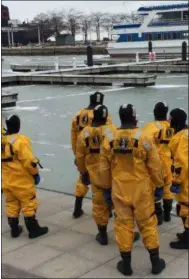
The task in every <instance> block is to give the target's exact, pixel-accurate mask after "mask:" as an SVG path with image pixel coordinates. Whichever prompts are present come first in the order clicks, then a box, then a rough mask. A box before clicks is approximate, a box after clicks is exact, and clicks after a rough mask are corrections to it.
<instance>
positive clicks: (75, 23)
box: [65, 9, 83, 42]
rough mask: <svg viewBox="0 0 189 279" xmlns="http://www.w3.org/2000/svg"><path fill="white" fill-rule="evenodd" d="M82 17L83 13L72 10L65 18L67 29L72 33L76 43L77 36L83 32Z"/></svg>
mask: <svg viewBox="0 0 189 279" xmlns="http://www.w3.org/2000/svg"><path fill="white" fill-rule="evenodd" d="M82 16H83V14H82V12H80V11H78V10H75V9H70V10H69V11H68V12H67V13H66V16H65V18H66V26H67V29H68V30H69V31H70V32H71V34H72V37H73V39H74V42H75V36H76V34H77V33H78V32H79V31H81V19H82Z"/></svg>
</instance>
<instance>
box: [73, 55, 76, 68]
mask: <svg viewBox="0 0 189 279" xmlns="http://www.w3.org/2000/svg"><path fill="white" fill-rule="evenodd" d="M76 68H77V65H76V59H75V57H73V69H76Z"/></svg>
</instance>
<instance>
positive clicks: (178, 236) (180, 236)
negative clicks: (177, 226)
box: [176, 232, 184, 240]
mask: <svg viewBox="0 0 189 279" xmlns="http://www.w3.org/2000/svg"><path fill="white" fill-rule="evenodd" d="M183 233H184V232H182V233H177V234H176V236H177V238H178V239H179V240H181V239H182V236H183Z"/></svg>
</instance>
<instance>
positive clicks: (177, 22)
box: [148, 19, 188, 26]
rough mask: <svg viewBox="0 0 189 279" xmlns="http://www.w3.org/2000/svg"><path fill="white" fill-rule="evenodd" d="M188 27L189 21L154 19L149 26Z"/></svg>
mask: <svg viewBox="0 0 189 279" xmlns="http://www.w3.org/2000/svg"><path fill="white" fill-rule="evenodd" d="M173 25H188V19H183V20H181V19H163V20H162V19H153V20H152V21H151V22H150V23H149V25H148V26H173Z"/></svg>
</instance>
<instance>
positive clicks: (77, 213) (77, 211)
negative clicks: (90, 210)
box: [73, 197, 84, 218]
mask: <svg viewBox="0 0 189 279" xmlns="http://www.w3.org/2000/svg"><path fill="white" fill-rule="evenodd" d="M82 202H83V197H76V198H75V207H74V212H73V217H74V218H79V217H81V216H82V215H83V214H84V212H83V209H82Z"/></svg>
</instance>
